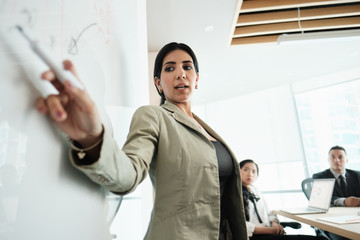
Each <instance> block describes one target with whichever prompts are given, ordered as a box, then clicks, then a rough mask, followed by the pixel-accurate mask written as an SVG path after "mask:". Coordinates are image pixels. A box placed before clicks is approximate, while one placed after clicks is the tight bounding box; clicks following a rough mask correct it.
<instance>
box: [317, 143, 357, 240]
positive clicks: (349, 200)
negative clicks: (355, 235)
mask: <svg viewBox="0 0 360 240" xmlns="http://www.w3.org/2000/svg"><path fill="white" fill-rule="evenodd" d="M328 161H329V164H330V168H329V169H326V170H324V171H322V172H319V173H315V174H313V178H314V179H316V178H335V179H336V182H335V185H334V191H333V196H332V199H331V205H332V206H346V207H359V206H360V187H359V186H360V171H355V170H351V169H346V168H345V165H346V163H347V162H348V158H347V155H346V151H345V149H344V148H343V147H340V146H334V147H332V148H330V150H329V159H328ZM327 235H328V236H329V237H330V238H331V239H332V240H345V239H347V238H344V237H341V236H338V235H336V234H333V233H330V232H327Z"/></svg>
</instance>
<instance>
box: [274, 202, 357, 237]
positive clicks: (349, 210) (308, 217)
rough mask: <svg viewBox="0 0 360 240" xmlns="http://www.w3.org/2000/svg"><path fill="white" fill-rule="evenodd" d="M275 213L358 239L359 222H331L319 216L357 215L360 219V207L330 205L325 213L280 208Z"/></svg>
mask: <svg viewBox="0 0 360 240" xmlns="http://www.w3.org/2000/svg"><path fill="white" fill-rule="evenodd" d="M275 213H276V214H278V215H281V216H283V217H286V218H290V219H293V220H296V221H299V222H302V223H305V224H308V225H310V226H313V227H316V228H319V229H322V230H325V231H328V232H332V233H335V234H337V235H340V236H343V237H347V238H350V239H355V240H359V239H360V222H355V221H354V222H352V223H346V224H338V223H332V222H328V221H324V220H319V218H325V217H326V218H327V217H341V216H351V215H352V216H358V218H359V219H360V207H331V208H330V209H329V211H328V212H327V213H318V214H297V215H295V214H290V213H287V212H284V211H281V210H276V211H275Z"/></svg>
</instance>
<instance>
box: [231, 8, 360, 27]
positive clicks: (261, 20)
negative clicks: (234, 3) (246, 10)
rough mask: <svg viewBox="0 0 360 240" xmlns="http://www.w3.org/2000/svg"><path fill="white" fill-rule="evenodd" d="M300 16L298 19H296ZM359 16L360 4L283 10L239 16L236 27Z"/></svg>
mask: <svg viewBox="0 0 360 240" xmlns="http://www.w3.org/2000/svg"><path fill="white" fill-rule="evenodd" d="M298 15H300V18H298ZM356 15H360V4H358V5H349V6H342V5H341V6H335V7H323V8H312V9H301V10H300V12H299V11H298V10H283V11H276V12H265V13H258V14H240V15H239V17H238V21H237V24H236V26H248V25H257V24H268V23H277V22H290V21H297V20H298V19H299V20H300V21H304V20H313V19H321V18H334V17H347V16H356Z"/></svg>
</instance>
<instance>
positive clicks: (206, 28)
mask: <svg viewBox="0 0 360 240" xmlns="http://www.w3.org/2000/svg"><path fill="white" fill-rule="evenodd" d="M204 31H205V32H212V31H214V26H212V25H209V26H206V27H205V28H204Z"/></svg>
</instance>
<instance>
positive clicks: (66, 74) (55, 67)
mask: <svg viewBox="0 0 360 240" xmlns="http://www.w3.org/2000/svg"><path fill="white" fill-rule="evenodd" d="M16 28H17V29H18V30H19V31H20V33H21V34H22V35H23V36H24V37H25V39H26V40H28V41H29V43H30V47H31V48H32V50H33V51H34V52H35V53H36V54H37V55H38V56H39V57H40V58H41V59H42V60H43V61H44V62H45V63H46V64H47V65H48V66H49V68H50V69H51V70H52V71H54V73H55V75H56V77H57V78H58V79H59V81H60V82H62V83H63V84H64V83H65V81H66V80H69V81H70V82H71V84H73V85H74V86H76V87H77V88H79V89H81V90H83V89H84V87H83V86H82V85H81V84H80V82H79V81H78V80H77V79H76V78H75V76H74V75H73V74H72V73H71V72H70V71H67V70H65V69H64V68H63V67H62V66H61V65H60V64H57V63H56V61H54V60H53V59H51V57H50V56H49V55H48V54H46V52H45V51H44V50H43V49H42V48H41V47H40V46H39V45H38V44H37V42H35V41H33V40H31V39H30V38H29V37H28V36H27V35H26V34H25V32H24V31H23V30H22V28H21V27H20V26H16Z"/></svg>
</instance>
